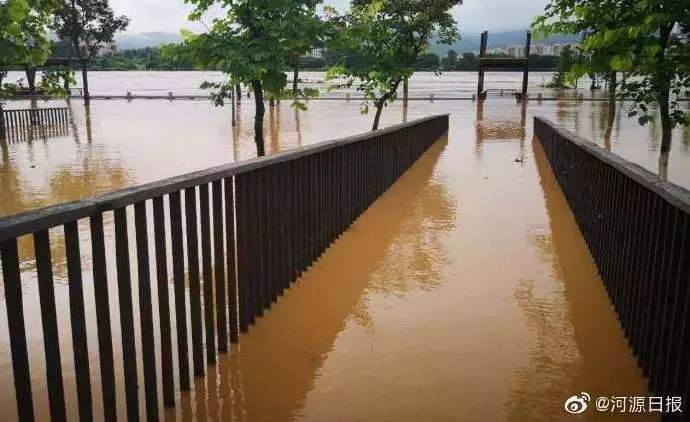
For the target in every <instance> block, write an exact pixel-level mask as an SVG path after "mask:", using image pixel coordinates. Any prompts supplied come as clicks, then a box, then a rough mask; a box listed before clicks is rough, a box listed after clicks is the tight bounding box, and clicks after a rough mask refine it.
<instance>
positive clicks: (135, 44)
mask: <svg viewBox="0 0 690 422" xmlns="http://www.w3.org/2000/svg"><path fill="white" fill-rule="evenodd" d="M525 31H526V29H525V30H513V31H496V32H489V48H493V47H503V46H505V45H522V44H524V43H525ZM480 36H481V34H480V33H478V32H473V33H461V39H460V41H458V42H456V43H454V44H453V45H452V46H449V45H445V44H437V43H436V42H435V41H433V42H432V43H431V45H430V46H429V50H430V51H431V52H432V53H436V54H438V55H440V56H445V55H446V53H447V52H448V50H450V49H451V48H452V49H453V50H455V51H457V52H459V53H466V52H472V51H476V50H479V40H480ZM180 40H181V38H180V34H179V33H174V32H143V33H140V34H124V35H119V36H117V37H116V39H115V43H116V44H117V47H118V49H119V50H131V49H134V48H144V47H157V46H159V45H161V44H167V43H178V42H180ZM577 40H578V37H577V36H575V35H559V36H554V37H549V38H548V39H545V40H539V41H535V40H532V43H533V44H535V43H552V44H555V43H574V42H577Z"/></svg>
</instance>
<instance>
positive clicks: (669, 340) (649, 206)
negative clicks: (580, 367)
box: [534, 117, 690, 412]
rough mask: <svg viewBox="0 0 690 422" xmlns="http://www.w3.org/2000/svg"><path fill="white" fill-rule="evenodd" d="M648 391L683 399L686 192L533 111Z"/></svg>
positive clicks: (689, 317) (688, 324) (687, 309)
mask: <svg viewBox="0 0 690 422" xmlns="http://www.w3.org/2000/svg"><path fill="white" fill-rule="evenodd" d="M534 131H535V134H536V136H537V137H538V138H539V140H540V142H541V144H542V146H543V147H544V150H545V152H546V156H547V157H548V160H549V162H550V163H551V167H552V169H553V172H554V174H555V176H556V179H557V180H558V183H559V184H560V186H561V188H562V190H563V193H564V194H565V197H566V199H567V201H568V204H569V205H570V208H571V210H572V212H573V214H574V215H575V219H576V220H577V224H578V226H579V227H580V231H581V232H582V235H583V237H584V239H585V240H586V242H587V244H588V246H589V250H590V252H591V254H592V257H593V258H594V261H595V262H596V264H597V267H598V269H599V273H600V274H601V278H602V280H603V281H604V283H605V285H606V289H607V290H608V293H609V297H610V299H611V302H612V304H613V306H614V307H615V309H616V311H617V312H618V316H619V319H620V322H621V325H622V327H623V330H624V331H625V334H626V336H627V337H628V340H629V343H630V345H631V346H632V349H633V351H634V352H635V354H636V356H637V358H638V362H639V363H640V365H641V367H642V368H643V371H644V374H645V376H647V377H649V387H650V390H651V391H653V392H655V393H658V394H659V395H674V396H683V398H684V400H683V404H684V407H685V409H684V410H683V411H684V412H687V406H688V403H689V402H688V400H690V395H689V393H690V368H689V365H690V289H689V288H688V287H689V284H690V192H689V191H687V190H685V189H683V188H681V187H679V186H676V185H674V184H672V183H669V182H666V181H663V180H661V179H659V177H657V176H655V175H653V174H651V173H650V172H648V171H647V170H645V169H643V168H641V167H640V166H638V165H636V164H633V163H630V162H627V161H625V160H623V159H622V158H620V157H618V156H616V155H614V154H611V153H610V152H607V151H605V150H603V149H602V148H599V147H598V146H596V145H594V144H593V143H591V142H588V141H585V140H583V139H580V138H578V137H577V136H575V135H574V134H572V133H569V132H567V131H564V130H562V129H559V128H557V127H556V126H554V124H553V123H551V122H549V121H548V120H546V119H543V118H540V117H535V120H534Z"/></svg>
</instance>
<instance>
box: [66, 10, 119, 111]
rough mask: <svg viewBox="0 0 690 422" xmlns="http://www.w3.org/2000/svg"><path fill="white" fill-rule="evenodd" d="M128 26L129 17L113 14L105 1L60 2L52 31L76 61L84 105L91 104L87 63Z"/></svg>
mask: <svg viewBox="0 0 690 422" xmlns="http://www.w3.org/2000/svg"><path fill="white" fill-rule="evenodd" d="M128 25H129V18H127V17H126V16H124V15H121V16H117V15H115V12H113V9H112V8H111V7H110V5H109V4H108V0H60V6H59V7H58V8H57V9H56V12H55V16H54V20H53V29H54V30H55V32H56V33H57V35H58V37H60V39H62V40H65V41H68V42H69V43H70V46H71V49H72V51H71V54H73V55H74V57H76V58H77V60H78V61H79V64H80V67H81V75H82V84H83V86H84V102H85V103H86V104H88V103H89V101H90V94H89V79H88V74H87V66H88V63H89V61H90V60H92V59H93V58H94V57H96V56H97V55H98V52H99V51H100V49H101V48H102V47H103V46H104V45H107V44H112V43H113V41H114V38H115V34H116V33H117V32H119V31H124V30H125V29H127V26H128Z"/></svg>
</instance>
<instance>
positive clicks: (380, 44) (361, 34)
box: [327, 0, 462, 130]
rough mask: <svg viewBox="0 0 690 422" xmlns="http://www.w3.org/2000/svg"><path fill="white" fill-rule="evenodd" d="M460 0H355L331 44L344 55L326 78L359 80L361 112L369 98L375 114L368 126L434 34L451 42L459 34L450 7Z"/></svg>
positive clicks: (348, 82)
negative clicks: (361, 94) (345, 56)
mask: <svg viewBox="0 0 690 422" xmlns="http://www.w3.org/2000/svg"><path fill="white" fill-rule="evenodd" d="M461 3H462V1H461V0H416V1H412V0H402V1H397V0H359V1H356V2H353V4H352V7H351V9H350V12H349V13H348V14H347V15H346V16H345V17H344V19H343V21H342V25H341V27H340V28H339V31H338V32H337V36H336V37H335V38H334V40H333V42H332V44H333V48H334V49H336V50H338V51H340V52H342V53H343V54H346V55H347V58H346V59H343V60H342V61H341V62H340V63H339V64H338V65H336V66H334V67H333V68H331V70H330V71H329V72H328V74H327V77H328V78H329V79H337V78H344V79H345V84H347V85H352V84H354V83H357V85H358V90H360V91H361V92H362V93H363V94H364V98H365V100H364V103H363V105H362V112H363V113H366V112H368V110H369V103H370V102H373V104H374V106H375V108H376V115H375V117H374V123H373V125H372V130H376V129H378V127H379V120H380V118H381V111H382V110H383V107H384V106H385V105H386V104H388V102H389V101H393V100H395V98H396V92H397V90H398V87H399V86H400V83H401V82H403V81H404V80H405V79H407V78H409V77H410V76H411V75H412V72H413V70H414V65H415V63H416V62H417V59H418V57H419V55H420V54H421V53H423V52H424V51H425V49H426V47H427V46H428V43H429V39H431V37H432V36H436V37H437V38H438V40H439V42H440V43H445V44H450V43H452V42H453V41H454V40H455V39H456V38H457V35H458V32H457V25H456V22H455V19H454V18H453V16H452V15H451V13H450V10H451V9H452V8H453V7H454V6H456V5H459V4H461Z"/></svg>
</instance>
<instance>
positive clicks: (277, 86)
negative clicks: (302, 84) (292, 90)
mask: <svg viewBox="0 0 690 422" xmlns="http://www.w3.org/2000/svg"><path fill="white" fill-rule="evenodd" d="M186 2H188V3H191V4H193V5H194V6H195V10H194V12H193V13H192V15H191V16H190V18H191V19H200V18H201V17H202V16H203V15H204V14H205V13H206V12H207V11H208V10H209V8H210V7H211V6H213V5H217V6H220V7H221V8H222V10H223V12H224V15H223V16H222V17H220V18H217V19H215V20H214V22H213V25H212V26H211V28H210V29H209V31H208V32H206V33H203V34H201V35H199V36H195V37H188V38H187V45H188V47H189V48H190V49H191V50H192V51H194V52H195V57H196V60H198V62H199V63H201V64H202V65H205V66H209V65H212V66H214V67H215V68H217V69H219V70H221V71H223V72H224V73H226V74H227V75H228V76H227V80H226V81H225V82H223V83H220V84H214V83H205V84H204V85H203V87H205V88H213V89H215V90H216V92H215V93H214V94H213V95H212V101H213V102H214V103H215V104H216V105H218V106H222V105H223V104H224V102H225V100H227V99H228V98H230V96H231V93H232V91H233V89H232V88H233V87H234V86H235V85H237V84H240V83H241V84H244V85H247V86H250V87H251V89H252V91H253V93H254V101H255V106H256V110H255V120H254V136H255V141H256V145H257V153H258V154H259V155H264V153H265V148H264V128H263V121H264V114H265V107H264V93H266V94H267V96H268V97H269V98H279V97H280V96H281V95H284V94H286V93H285V86H286V85H287V76H286V73H285V72H286V71H287V70H288V68H289V67H290V65H291V64H292V63H293V61H294V55H295V51H296V49H297V47H296V46H297V45H298V44H301V41H303V36H304V35H303V34H301V33H300V32H299V31H297V30H296V28H300V27H302V25H303V24H304V22H305V21H306V20H309V19H312V18H313V16H314V8H315V6H316V4H318V0H271V1H253V0H236V1H228V0H186ZM301 94H304V95H306V94H307V93H298V95H301ZM295 104H299V103H295Z"/></svg>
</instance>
